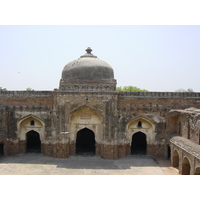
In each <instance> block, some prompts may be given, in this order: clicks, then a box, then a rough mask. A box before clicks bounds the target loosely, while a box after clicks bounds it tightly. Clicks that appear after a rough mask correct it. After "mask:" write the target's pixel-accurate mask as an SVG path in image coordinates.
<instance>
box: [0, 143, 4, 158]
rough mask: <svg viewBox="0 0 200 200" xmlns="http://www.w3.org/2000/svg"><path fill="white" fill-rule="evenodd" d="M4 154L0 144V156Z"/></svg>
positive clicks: (2, 146) (2, 145)
mask: <svg viewBox="0 0 200 200" xmlns="http://www.w3.org/2000/svg"><path fill="white" fill-rule="evenodd" d="M3 155H4V144H2V143H1V144H0V156H3Z"/></svg>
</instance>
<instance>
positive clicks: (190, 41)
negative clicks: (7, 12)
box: [0, 25, 200, 92]
mask: <svg viewBox="0 0 200 200" xmlns="http://www.w3.org/2000/svg"><path fill="white" fill-rule="evenodd" d="M87 47H91V48H92V49H93V52H92V53H93V54H94V55H96V56H98V58H99V59H102V60H104V61H106V62H107V63H109V64H110V65H111V66H112V67H113V69H114V73H115V79H117V86H126V85H133V86H136V87H139V88H141V89H147V90H149V91H175V90H177V89H180V88H183V89H188V88H192V89H193V90H194V91H196V92H200V84H199V74H200V56H199V55H200V26H192V25H189V26H186V25H185V26H181V25H180V26H176V25H174V26H167V25H157V26H151V25H146V26H145V25H140V26H137V25H127V26H126V25H116V26H111V25H88V26H87V25H63V26H59V25H57V26H31V25H30V26H26V25H25V26H9V25H8V26H3V25H1V26H0V57H1V58H0V69H1V72H2V75H3V76H1V79H0V87H3V88H7V90H25V89H26V88H28V87H31V88H33V89H35V90H53V89H54V88H58V87H59V81H60V78H61V72H62V69H63V67H64V66H65V65H66V64H67V63H68V62H70V61H72V60H75V59H77V58H79V57H80V56H81V55H83V54H84V53H85V49H86V48H87Z"/></svg>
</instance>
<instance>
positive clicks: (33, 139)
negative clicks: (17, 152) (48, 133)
mask: <svg viewBox="0 0 200 200" xmlns="http://www.w3.org/2000/svg"><path fill="white" fill-rule="evenodd" d="M26 152H31V153H40V152H41V141H40V135H39V133H37V132H36V131H33V130H32V131H29V132H28V133H27V134H26Z"/></svg>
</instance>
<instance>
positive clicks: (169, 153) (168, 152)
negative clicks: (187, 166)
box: [167, 144, 171, 159]
mask: <svg viewBox="0 0 200 200" xmlns="http://www.w3.org/2000/svg"><path fill="white" fill-rule="evenodd" d="M167 158H168V159H170V158H171V148H170V146H169V144H168V145H167Z"/></svg>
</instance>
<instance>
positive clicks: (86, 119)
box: [0, 88, 200, 159]
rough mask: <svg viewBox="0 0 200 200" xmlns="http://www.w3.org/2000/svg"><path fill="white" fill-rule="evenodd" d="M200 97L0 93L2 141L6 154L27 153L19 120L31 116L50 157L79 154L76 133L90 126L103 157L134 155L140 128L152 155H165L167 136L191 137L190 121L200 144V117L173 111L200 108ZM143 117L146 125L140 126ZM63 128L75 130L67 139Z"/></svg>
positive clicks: (82, 93)
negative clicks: (41, 127)
mask: <svg viewBox="0 0 200 200" xmlns="http://www.w3.org/2000/svg"><path fill="white" fill-rule="evenodd" d="M82 89H83V88H82ZM199 99H200V93H159V92H114V91H113V92H106V91H104V92H97V91H81V92H80V91H76V92H75V91H64V90H54V91H53V92H50V91H41V92H40V91H7V92H0V142H3V143H4V144H5V152H6V155H13V154H16V153H23V152H25V151H26V145H25V144H26V142H25V140H20V139H19V135H18V134H19V132H18V129H19V127H18V124H19V120H20V119H23V118H24V117H25V118H26V116H29V115H30V117H34V116H35V117H36V118H38V120H41V121H42V123H43V124H44V126H45V127H44V128H45V132H44V139H43V141H42V147H41V151H42V153H43V154H44V155H47V156H52V157H59V158H67V157H68V156H70V155H75V154H76V134H77V132H78V130H80V129H81V128H84V127H87V128H89V129H91V130H92V131H93V132H94V133H95V138H96V155H99V156H101V157H102V158H105V159H117V158H121V157H125V156H127V155H129V154H130V152H131V137H132V135H133V134H134V133H136V132H137V131H141V132H144V133H145V134H146V135H147V136H148V137H147V141H148V143H147V154H150V155H153V156H155V157H164V155H165V152H166V141H165V139H166V136H167V135H168V134H172V133H181V134H182V136H183V137H186V138H187V137H188V123H189V125H190V139H191V141H193V142H196V143H198V142H199V128H197V127H199V118H197V117H194V116H190V117H188V115H179V114H178V113H173V114H172V113H170V115H169V114H168V113H169V111H170V110H171V109H185V108H189V107H196V108H200V103H199ZM75 119H76V120H75ZM79 119H80V120H79ZM138 121H141V122H142V123H143V127H140V128H138V127H137V123H138ZM27 130H28V129H27ZM63 132H68V133H69V134H68V135H67V136H66V137H65V136H63V135H62V134H61V133H63Z"/></svg>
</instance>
